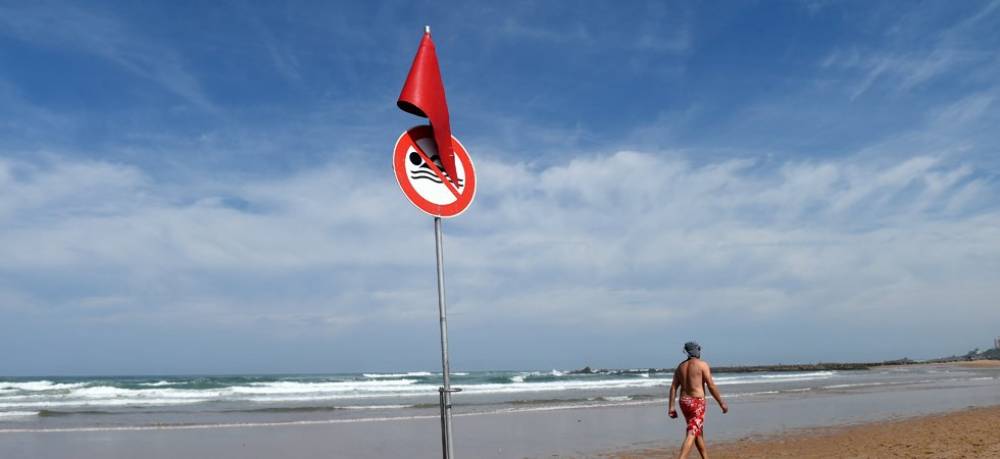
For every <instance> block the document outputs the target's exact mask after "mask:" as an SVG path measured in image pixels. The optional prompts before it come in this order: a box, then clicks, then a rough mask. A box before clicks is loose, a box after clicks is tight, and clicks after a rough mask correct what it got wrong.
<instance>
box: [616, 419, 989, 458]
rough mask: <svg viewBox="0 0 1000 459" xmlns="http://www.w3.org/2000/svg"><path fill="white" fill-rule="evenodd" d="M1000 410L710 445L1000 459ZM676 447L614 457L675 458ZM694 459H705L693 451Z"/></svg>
mask: <svg viewBox="0 0 1000 459" xmlns="http://www.w3.org/2000/svg"><path fill="white" fill-rule="evenodd" d="M998 432H1000V406H994V407H988V408H972V409H968V410H965V411H958V412H952V413H945V414H936V415H930V416H921V417H916V418H909V419H901V420H892V421H883V422H875V423H867V424H859V425H853V426H846V427H831V428H822V429H809V430H802V431H798V432H794V433H791V434H790V435H785V436H769V437H763V438H748V439H742V440H738V441H735V442H729V443H723V444H719V445H712V444H711V443H710V444H709V454H710V456H711V457H713V458H718V459H726V458H744V459H752V458H778V457H795V458H920V457H933V458H991V457H997V458H1000V435H998ZM676 454H677V450H676V448H673V449H648V450H641V451H633V452H626V453H616V454H611V455H609V456H608V457H611V458H615V459H627V458H630V459H640V458H654V457H657V458H662V457H675V455H676ZM690 457H699V456H698V453H697V452H696V451H692V454H691V456H690Z"/></svg>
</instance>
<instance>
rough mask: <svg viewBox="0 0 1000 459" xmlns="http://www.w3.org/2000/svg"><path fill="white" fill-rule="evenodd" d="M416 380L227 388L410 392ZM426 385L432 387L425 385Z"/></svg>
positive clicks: (262, 391)
mask: <svg viewBox="0 0 1000 459" xmlns="http://www.w3.org/2000/svg"><path fill="white" fill-rule="evenodd" d="M416 383H417V381H416V380H413V379H393V380H387V381H382V380H374V381H337V382H295V381H277V382H261V383H252V384H249V385H242V386H233V387H230V388H229V390H230V391H232V392H233V393H235V394H247V395H256V394H259V395H273V394H309V393H324V392H325V393H337V394H347V393H385V394H393V393H396V392H412V391H413V389H412V387H413V386H414V385H416ZM425 386H427V387H433V386H430V385H425Z"/></svg>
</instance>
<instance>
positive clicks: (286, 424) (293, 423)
mask: <svg viewBox="0 0 1000 459" xmlns="http://www.w3.org/2000/svg"><path fill="white" fill-rule="evenodd" d="M664 400H665V399H663V400H643V401H630V402H624V403H595V404H586V405H568V406H543V407H535V408H508V409H503V410H496V411H479V412H474V413H456V414H455V416H456V417H469V416H488V415H498V414H499V415H503V414H517V413H531V412H539V411H561V410H580V409H585V408H617V407H622V406H638V405H655V404H658V403H663V402H664ZM428 419H434V420H437V419H440V416H439V415H436V414H433V415H420V416H384V417H377V418H359V419H321V420H314V421H284V422H233V423H224V424H187V425H174V426H119V427H55V428H51V429H0V434H18V433H79V432H145V431H168V430H206V429H242V428H259V427H296V426H314V425H331V424H354V423H368V422H387V421H421V420H428Z"/></svg>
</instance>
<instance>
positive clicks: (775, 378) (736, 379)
mask: <svg viewBox="0 0 1000 459" xmlns="http://www.w3.org/2000/svg"><path fill="white" fill-rule="evenodd" d="M836 374H837V372H835V371H814V372H810V373H782V374H741V375H735V376H716V377H715V382H716V383H717V384H719V385H720V386H721V385H735V384H764V383H785V382H798V381H815V380H820V379H829V378H832V377H833V376H834V375H836Z"/></svg>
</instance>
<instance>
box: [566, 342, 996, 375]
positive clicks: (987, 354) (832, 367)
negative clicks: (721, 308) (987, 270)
mask: <svg viewBox="0 0 1000 459" xmlns="http://www.w3.org/2000/svg"><path fill="white" fill-rule="evenodd" d="M973 360H1000V348H995V349H989V350H986V351H982V352H980V351H979V349H974V350H972V351H970V352H969V353H968V354H965V355H961V356H951V357H942V358H938V359H927V360H912V359H909V358H904V359H898V360H886V361H884V362H853V363H835V362H834V363H797V364H789V365H786V364H778V365H744V366H730V367H726V366H718V367H712V372H713V373H765V372H766V373H780V372H803V371H845V370H870V369H872V368H874V367H882V366H887V365H914V364H920V363H947V362H967V361H973ZM673 372H674V369H673V368H630V369H615V368H591V367H589V366H587V367H583V368H581V369H579V370H571V371H569V372H568V374H571V375H639V374H653V373H673Z"/></svg>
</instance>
